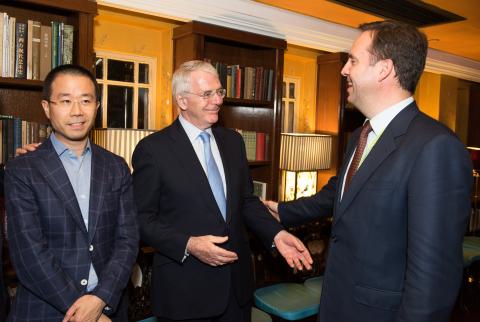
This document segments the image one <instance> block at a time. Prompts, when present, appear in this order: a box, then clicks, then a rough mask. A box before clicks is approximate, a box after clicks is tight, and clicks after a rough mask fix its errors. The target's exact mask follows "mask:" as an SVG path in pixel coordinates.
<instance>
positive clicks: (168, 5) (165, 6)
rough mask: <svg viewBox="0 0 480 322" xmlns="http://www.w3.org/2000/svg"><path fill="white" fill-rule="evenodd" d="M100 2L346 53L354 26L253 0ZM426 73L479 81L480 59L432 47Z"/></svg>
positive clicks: (136, 0) (126, 0) (120, 0)
mask: <svg viewBox="0 0 480 322" xmlns="http://www.w3.org/2000/svg"><path fill="white" fill-rule="evenodd" d="M97 2H98V4H100V5H105V6H109V7H115V8H120V9H125V10H130V11H135V12H139V13H144V14H149V15H155V16H159V17H163V18H168V19H173V20H178V21H191V20H197V21H202V22H206V23H211V24H215V25H220V26H224V27H229V28H234V29H239V30H243V31H249V32H254V33H258V34H262V35H266V36H271V37H276V38H282V39H285V40H286V41H287V43H289V44H294V45H299V46H304V47H308V48H314V49H318V50H324V51H328V52H338V51H344V52H347V51H348V50H349V48H350V46H351V44H352V42H353V40H354V39H355V38H356V36H357V35H358V31H357V30H356V29H355V28H351V27H346V26H343V25H340V24H335V23H331V22H328V21H324V20H321V19H316V18H313V17H309V16H305V15H301V14H298V13H294V12H291V11H287V10H284V9H279V8H276V7H272V6H268V5H264V4H262V3H258V2H254V1H250V0H227V1H217V0H195V1H192V0H161V1H156V0H155V1H154V0H97ZM425 70H426V71H429V72H434V73H440V74H446V75H450V76H454V77H458V78H462V79H466V80H471V81H475V82H480V62H477V61H474V60H470V59H467V58H464V57H460V56H455V55H452V54H449V53H445V52H441V51H438V50H434V49H430V50H429V52H428V57H427V64H426V68H425Z"/></svg>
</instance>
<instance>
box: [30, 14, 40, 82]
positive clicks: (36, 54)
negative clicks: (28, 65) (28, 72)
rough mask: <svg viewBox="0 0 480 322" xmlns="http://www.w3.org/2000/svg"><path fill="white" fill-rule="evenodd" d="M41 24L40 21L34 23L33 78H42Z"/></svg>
mask: <svg viewBox="0 0 480 322" xmlns="http://www.w3.org/2000/svg"><path fill="white" fill-rule="evenodd" d="M40 27H41V24H40V22H38V21H33V23H32V79H36V80H39V79H40V44H41V31H40Z"/></svg>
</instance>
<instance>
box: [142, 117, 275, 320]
mask: <svg viewBox="0 0 480 322" xmlns="http://www.w3.org/2000/svg"><path fill="white" fill-rule="evenodd" d="M212 130H213V134H214V136H215V140H216V142H217V145H218V148H219V150H220V155H221V158H222V162H223V167H224V170H225V177H226V186H227V215H226V222H225V221H224V220H223V218H222V215H221V213H220V210H219V209H218V206H217V204H216V202H215V199H214V196H213V193H212V191H211V189H210V185H209V183H208V179H207V176H206V175H205V172H204V171H203V168H202V166H201V164H200V161H199V160H198V157H197V155H196V154H195V151H194V149H193V146H192V144H191V143H190V141H189V139H188V136H187V134H186V133H185V131H184V129H183V127H182V126H181V124H180V122H179V121H178V119H177V120H176V121H175V122H174V123H173V124H172V125H170V126H169V127H167V128H165V129H163V130H162V131H160V132H157V133H154V134H152V135H150V136H148V137H147V138H145V139H143V140H142V141H141V142H140V143H139V144H138V145H137V147H136V149H135V152H134V154H133V168H134V172H133V182H134V193H135V201H136V203H137V209H138V213H139V224H140V234H141V237H142V239H143V241H145V242H146V243H147V244H148V245H151V246H153V247H154V248H155V249H156V250H157V252H156V253H155V255H154V260H153V277H152V306H153V307H152V308H153V312H154V313H155V314H156V315H157V316H162V317H167V318H170V319H194V318H202V317H211V316H215V315H218V314H221V313H222V312H223V311H224V310H225V308H226V305H227V301H228V298H229V296H228V295H229V291H230V290H231V289H233V291H234V294H235V296H236V298H237V300H238V301H239V303H240V304H244V303H246V302H248V301H249V300H250V299H251V295H252V286H253V274H252V269H251V256H250V250H249V243H248V235H247V231H246V229H245V226H248V228H250V229H252V230H253V231H254V232H255V233H256V234H257V235H258V236H260V237H261V238H262V239H263V241H264V242H265V244H266V245H268V247H271V243H272V240H273V237H274V236H275V235H276V234H277V233H278V232H279V231H280V230H281V229H282V227H281V226H280V225H279V224H278V223H277V222H276V221H275V220H273V219H272V217H271V216H270V215H269V214H268V212H267V211H266V209H265V207H263V205H262V204H261V202H260V201H259V199H258V198H257V197H255V196H253V195H252V181H251V177H250V172H249V167H248V163H247V159H246V155H245V147H244V144H243V140H242V138H241V136H240V135H239V134H238V133H236V132H235V131H233V130H229V129H225V128H221V127H215V128H213V129H212ZM202 235H216V236H228V238H229V240H228V242H227V243H226V244H225V245H223V247H225V248H227V249H230V250H232V251H234V252H236V253H237V254H238V257H239V259H238V261H236V262H235V263H234V264H231V265H225V266H220V267H212V266H209V265H207V264H204V263H202V262H201V261H199V260H198V259H197V258H195V257H194V256H190V257H188V258H187V259H186V260H185V261H184V262H182V258H183V256H184V251H185V247H186V244H187V240H188V238H189V237H190V236H202Z"/></svg>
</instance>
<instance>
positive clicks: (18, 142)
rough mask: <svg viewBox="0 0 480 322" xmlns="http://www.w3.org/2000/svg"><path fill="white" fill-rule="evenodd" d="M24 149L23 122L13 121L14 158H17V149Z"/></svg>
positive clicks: (16, 119) (15, 119)
mask: <svg viewBox="0 0 480 322" xmlns="http://www.w3.org/2000/svg"><path fill="white" fill-rule="evenodd" d="M20 147H22V120H21V119H19V118H17V117H16V118H14V119H13V149H12V153H13V155H12V158H14V157H15V151H16V150H17V148H20Z"/></svg>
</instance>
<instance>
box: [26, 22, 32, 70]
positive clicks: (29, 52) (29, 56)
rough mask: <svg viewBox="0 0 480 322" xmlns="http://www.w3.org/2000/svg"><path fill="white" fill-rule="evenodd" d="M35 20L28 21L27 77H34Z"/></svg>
mask: <svg viewBox="0 0 480 322" xmlns="http://www.w3.org/2000/svg"><path fill="white" fill-rule="evenodd" d="M32 44H33V21H32V20H28V22H27V79H32Z"/></svg>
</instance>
